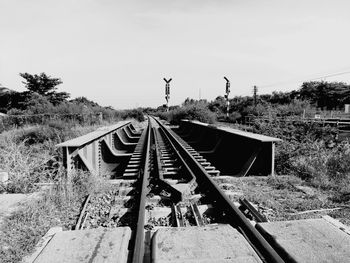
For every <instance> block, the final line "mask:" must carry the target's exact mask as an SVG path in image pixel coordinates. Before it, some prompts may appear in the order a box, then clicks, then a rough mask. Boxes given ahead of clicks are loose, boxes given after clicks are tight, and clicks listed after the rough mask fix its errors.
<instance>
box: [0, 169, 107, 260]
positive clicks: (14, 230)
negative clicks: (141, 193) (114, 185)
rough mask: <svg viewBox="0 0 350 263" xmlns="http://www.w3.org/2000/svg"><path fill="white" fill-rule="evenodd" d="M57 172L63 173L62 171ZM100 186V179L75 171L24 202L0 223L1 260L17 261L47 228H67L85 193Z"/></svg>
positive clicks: (29, 249) (27, 252)
mask: <svg viewBox="0 0 350 263" xmlns="http://www.w3.org/2000/svg"><path fill="white" fill-rule="evenodd" d="M60 173H61V175H64V171H63V170H61V171H60ZM60 178H63V176H60ZM104 187H106V184H105V183H104V181H103V179H99V178H97V177H94V176H92V175H89V174H87V173H83V172H76V173H74V174H73V176H72V177H71V178H70V179H69V180H68V181H67V180H61V181H59V182H57V183H56V184H55V185H54V186H53V187H52V188H51V189H49V190H47V191H46V192H44V193H42V194H41V195H40V196H39V197H37V198H34V199H31V200H29V201H27V202H26V203H25V204H23V206H22V207H20V209H19V210H18V211H17V212H15V213H14V214H12V215H11V216H10V217H8V218H6V219H5V221H4V222H3V226H2V228H1V230H0V258H1V262H4V263H5V262H6V263H10V262H11V263H13V262H20V261H21V259H22V257H23V256H25V255H27V254H30V253H31V252H32V250H33V248H34V246H35V244H37V242H38V241H39V239H40V238H41V237H42V236H43V235H44V234H45V233H46V232H47V231H48V230H49V229H50V228H51V227H54V226H62V227H63V228H64V229H65V230H71V229H72V228H73V227H74V226H75V224H76V222H77V218H78V217H79V212H80V208H81V205H82V202H83V200H84V199H85V197H86V195H87V194H89V193H94V192H97V191H100V190H101V189H103V188H104Z"/></svg>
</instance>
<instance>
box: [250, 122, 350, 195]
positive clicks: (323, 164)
mask: <svg viewBox="0 0 350 263" xmlns="http://www.w3.org/2000/svg"><path fill="white" fill-rule="evenodd" d="M253 130H254V132H257V133H261V134H265V135H268V136H274V137H278V138H281V139H283V142H282V143H279V144H277V147H276V156H275V161H276V172H277V173H278V174H283V175H285V174H294V175H296V176H298V177H300V178H302V179H303V180H306V181H308V182H310V183H311V184H313V185H314V186H316V187H321V188H325V189H327V188H329V189H334V190H337V191H340V192H350V186H349V185H350V184H349V183H350V142H349V141H348V140H347V141H343V142H337V141H336V133H337V132H336V130H335V129H333V128H332V127H323V126H322V124H317V123H301V122H296V123H287V122H279V121H272V122H265V121H261V120H256V121H255V123H254V127H253Z"/></svg>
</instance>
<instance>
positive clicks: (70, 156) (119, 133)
mask: <svg viewBox="0 0 350 263" xmlns="http://www.w3.org/2000/svg"><path fill="white" fill-rule="evenodd" d="M139 137H140V132H138V131H136V129H135V128H134V127H133V125H132V124H131V122H130V121H121V122H118V123H117V124H114V125H111V126H107V127H102V128H99V129H97V130H96V131H94V132H91V133H88V134H86V135H83V136H80V137H78V138H75V139H72V140H69V141H66V142H63V143H60V144H58V145H56V147H60V148H62V150H63V164H64V167H65V168H66V169H67V174H68V175H69V174H70V173H71V172H72V170H74V169H83V170H86V171H89V172H90V173H92V174H95V175H100V176H110V177H112V178H113V177H118V175H120V173H122V171H124V168H125V166H126V165H127V161H128V159H129V158H130V156H131V155H132V153H133V151H134V148H135V146H136V143H135V139H137V138H139Z"/></svg>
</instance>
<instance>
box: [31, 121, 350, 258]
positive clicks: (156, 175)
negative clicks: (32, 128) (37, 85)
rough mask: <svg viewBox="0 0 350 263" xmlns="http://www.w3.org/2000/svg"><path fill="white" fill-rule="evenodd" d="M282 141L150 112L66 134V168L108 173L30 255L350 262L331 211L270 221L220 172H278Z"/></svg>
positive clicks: (348, 242)
mask: <svg viewBox="0 0 350 263" xmlns="http://www.w3.org/2000/svg"><path fill="white" fill-rule="evenodd" d="M279 141H280V140H279V139H277V138H272V137H267V136H263V135H258V134H252V133H248V132H243V131H239V130H234V129H229V128H217V127H214V126H212V125H209V124H204V123H200V122H196V121H187V120H184V121H182V123H181V125H180V126H179V127H172V128H170V127H169V126H167V125H164V124H163V123H162V122H161V121H159V120H158V119H156V118H154V117H151V116H149V117H148V124H147V127H144V129H140V130H137V129H136V128H135V127H134V126H133V125H132V124H131V123H130V122H128V121H124V122H120V123H117V124H116V125H113V126H110V127H107V128H103V129H99V130H97V131H95V132H93V133H90V134H87V135H85V136H82V137H79V138H76V139H73V140H70V141H67V142H64V143H62V144H60V145H58V147H60V148H62V150H63V154H64V165H65V167H66V169H67V176H70V175H71V174H72V173H73V172H74V170H76V169H82V170H85V171H87V172H89V173H91V174H93V175H95V176H101V177H104V178H106V180H107V181H108V183H109V187H108V189H107V190H106V192H102V193H96V194H93V195H88V196H87V197H86V200H85V202H84V205H83V207H82V210H81V213H80V216H79V219H78V220H77V223H76V226H75V229H74V230H71V231H62V230H61V229H60V228H53V229H50V231H49V232H48V233H47V234H46V235H45V236H44V237H43V239H42V240H41V242H40V243H39V244H38V246H37V249H36V251H35V252H34V253H33V254H32V255H31V257H30V258H28V260H27V262H35V263H41V262H73V263H75V262H121V263H124V262H134V263H140V262H155V263H160V262H350V236H349V233H347V232H346V231H345V230H344V229H343V230H340V229H339V228H340V227H339V225H337V224H338V223H337V222H334V221H332V220H325V219H311V220H296V221H283V222H268V221H267V219H266V218H265V217H264V215H262V214H261V213H259V211H258V210H257V209H256V208H255V207H254V206H253V205H252V204H251V203H250V202H249V200H245V199H241V200H240V202H239V203H235V202H232V201H231V199H230V195H229V194H228V193H227V192H225V191H224V190H222V189H220V187H219V186H218V184H217V183H216V182H215V179H216V178H220V177H225V176H249V175H261V176H273V175H274V149H275V144H276V143H278V142H279Z"/></svg>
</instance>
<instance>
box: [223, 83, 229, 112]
mask: <svg viewBox="0 0 350 263" xmlns="http://www.w3.org/2000/svg"><path fill="white" fill-rule="evenodd" d="M224 79H225V80H226V95H225V99H226V106H227V108H226V117H227V118H228V115H229V110H230V101H229V99H228V95H229V94H230V81H229V80H228V79H227V78H226V77H224Z"/></svg>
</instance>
